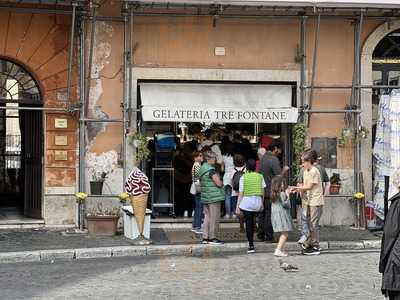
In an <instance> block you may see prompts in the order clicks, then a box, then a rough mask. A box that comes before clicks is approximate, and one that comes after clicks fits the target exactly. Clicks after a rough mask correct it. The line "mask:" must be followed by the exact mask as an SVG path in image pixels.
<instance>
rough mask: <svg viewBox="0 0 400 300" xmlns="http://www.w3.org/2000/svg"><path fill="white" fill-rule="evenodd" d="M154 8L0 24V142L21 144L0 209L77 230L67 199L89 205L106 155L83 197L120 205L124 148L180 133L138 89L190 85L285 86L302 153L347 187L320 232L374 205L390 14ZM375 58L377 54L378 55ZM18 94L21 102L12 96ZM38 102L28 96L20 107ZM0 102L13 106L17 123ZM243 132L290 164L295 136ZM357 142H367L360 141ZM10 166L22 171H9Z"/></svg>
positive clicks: (74, 8) (117, 6) (379, 7)
mask: <svg viewBox="0 0 400 300" xmlns="http://www.w3.org/2000/svg"><path fill="white" fill-rule="evenodd" d="M29 2H30V3H31V2H32V1H29ZM33 2H34V1H33ZM50 2H51V1H50ZM151 2H155V4H154V3H153V4H152V3H151ZM162 2H163V1H160V3H158V2H157V1H105V2H104V1H103V2H102V3H95V1H93V2H92V1H87V3H86V1H82V2H69V1H65V3H63V4H62V5H60V4H58V5H56V6H55V5H53V4H49V5H46V6H45V5H43V4H32V3H31V4H25V5H24V4H20V6H15V5H10V6H5V7H4V8H3V9H2V10H1V11H0V15H1V17H0V22H1V23H2V24H1V26H0V63H1V68H2V72H1V74H2V75H1V76H2V77H1V79H2V95H1V96H2V98H1V103H2V107H4V108H3V109H2V110H1V112H2V120H3V123H2V128H1V129H2V138H3V137H4V140H5V139H6V136H14V135H20V142H19V144H18V143H15V145H14V144H13V145H6V143H3V145H1V146H2V149H0V150H1V152H2V153H1V155H2V157H3V165H2V166H1V168H2V169H3V170H2V171H3V172H2V175H1V176H2V181H1V182H0V183H1V191H0V192H1V193H2V194H3V196H2V197H1V198H2V199H7V200H0V201H2V203H0V205H2V206H3V207H13V206H16V207H22V208H23V211H24V214H25V215H27V216H30V217H33V218H38V219H41V220H43V222H44V223H45V224H46V225H47V226H74V225H75V224H76V223H77V207H76V202H75V197H74V194H75V193H76V192H78V191H85V192H88V193H89V191H90V188H89V182H90V181H91V168H92V165H91V162H90V161H88V159H89V158H90V156H91V155H93V154H96V155H99V154H102V153H113V154H115V156H116V157H117V161H116V164H115V167H114V170H113V172H111V173H110V174H109V176H108V177H107V179H106V181H105V184H104V187H103V195H102V196H91V195H89V198H88V203H87V205H88V206H94V205H95V203H97V202H99V201H102V202H105V203H106V204H105V205H117V204H118V198H117V195H118V194H119V193H120V192H122V191H123V181H124V178H125V177H126V174H127V172H128V171H129V169H130V168H131V167H132V163H133V160H134V151H133V148H132V147H131V146H130V145H129V142H128V139H127V138H126V135H127V134H128V133H129V132H134V131H136V130H142V131H143V130H144V133H146V132H147V133H148V135H149V137H151V136H153V134H154V133H156V132H157V131H163V130H164V131H165V130H171V129H174V128H175V129H176V128H177V126H178V125H179V123H185V122H188V120H186V119H184V118H182V119H179V118H178V119H177V120H176V122H171V120H170V119H168V120H164V121H165V122H164V121H163V122H161V121H160V122H154V120H152V122H150V123H149V122H147V121H148V120H144V119H143V118H142V105H143V107H144V106H145V105H146V103H145V102H143V101H147V100H146V99H145V96H144V94H143V90H144V89H145V88H144V87H143V86H146V84H153V86H154V85H156V86H157V85H163V84H175V85H178V89H179V86H180V85H185V84H192V85H196V86H197V87H199V86H200V89H199V90H198V93H202V90H201V86H204V85H207V84H208V85H210V84H211V85H213V84H214V85H237V86H239V89H240V86H248V85H255V86H260V85H262V86H267V87H268V86H274V85H283V86H290V87H291V89H292V90H291V91H292V94H291V97H292V98H291V100H292V103H291V104H290V105H289V106H290V107H292V108H293V107H295V108H297V109H298V113H299V121H300V122H305V124H306V125H307V128H308V139H307V143H308V145H309V146H312V147H313V148H316V149H317V150H318V151H319V152H320V155H321V156H322V162H323V164H325V166H326V167H327V169H328V172H329V174H333V173H339V174H340V176H341V179H342V186H341V192H340V194H339V195H331V196H328V197H327V201H326V202H327V205H326V206H327V207H326V209H325V212H324V223H325V224H332V225H350V224H353V223H354V209H353V203H352V202H351V201H350V199H351V195H352V194H353V192H355V191H356V190H360V189H363V190H364V191H365V194H366V198H367V200H372V199H373V173H372V171H373V159H372V145H373V139H374V126H375V125H376V119H377V117H376V115H377V106H378V104H379V100H378V102H376V99H375V100H374V99H373V98H374V97H373V96H374V95H377V94H379V91H380V90H379V89H372V86H373V85H374V84H375V85H376V84H382V85H389V84H391V85H398V78H399V77H398V75H397V73H396V72H398V71H397V66H398V65H397V63H398V61H397V60H398V56H397V60H396V55H398V54H397V53H396V51H395V50H396V49H397V48H396V45H397V42H399V44H400V40H399V41H397V39H398V35H397V31H398V30H400V21H398V18H399V16H398V12H397V10H396V9H398V8H399V7H398V4H391V3H390V1H387V3H386V2H384V3H382V2H379V3H378V2H376V3H372V2H371V1H370V2H368V1H366V2H365V3H363V4H361V5H360V4H354V3H352V1H348V2H349V3H347V4H345V5H344V4H339V3H338V4H337V5H336V6H334V7H326V6H324V5H323V4H321V5H314V6H309V4H307V3H305V2H302V3H300V2H299V3H298V4H296V5H294V6H293V5H289V3H288V1H252V3H251V4H248V5H246V4H245V3H244V2H245V1H242V2H243V3H227V2H229V1H220V2H221V3H220V4H215V3H214V2H219V1H210V3H209V4H206V2H208V1H203V3H202V4H200V3H199V2H202V1H197V2H196V1H170V2H171V3H169V4H165V3H162ZM185 2H186V4H185ZM194 2H196V3H194ZM225 2H226V3H225ZM269 2H274V3H273V4H271V3H269ZM276 2H281V3H278V4H277V3H276ZM291 2H296V1H291ZM344 2H346V1H344ZM272 5H273V6H272ZM343 5H344V6H343ZM365 7H368V9H365ZM71 24H73V25H74V26H71ZM72 27H73V28H74V30H71V29H72ZM71 34H72V36H73V40H72V43H71V38H70V37H71ZM388 36H389V37H390V39H389V40H387V39H388ZM384 39H386V40H387V42H386V44H385V45H380V42H381V41H382V40H384ZM381 44H382V43H381ZM378 46H379V49H381V50H382V49H384V50H382V51H381V52H379V51H376V49H377V47H378ZM70 49H72V52H71V51H70ZM385 49H386V50H385ZM390 51H392V52H393V51H394V52H393V53H390ZM378 52H379V53H378ZM383 66H384V67H385V68H383ZM390 72H392V73H390ZM22 74H25V75H24V76H25V77H24V76H22ZM388 74H389V75H388ZM28 77H29V78H31V83H29V84H30V85H29V86H26V87H24V84H26V83H27V80H28V79H29V78H28ZM24 78H27V79H24ZM13 80H14V81H13ZM379 80H380V81H379ZM14 82H17V85H18V86H20V88H19V90H18V92H17V93H15V92H14V93H13V92H12V91H11V90H12V88H11V87H12V85H13V83H14ZM35 88H36V89H37V92H35V93H36V94H35V95H36V96H29V95H28V96H29V97H28V96H27V94H30V92H31V91H32V90H35ZM26 90H27V92H25V91H26ZM153 90H154V89H153ZM35 91H36V90H35ZM160 92H162V90H160ZM15 94H17V95H16V96H15ZM7 95H14V98H13V99H14V101H11V102H13V103H16V105H17V106H18V109H19V110H18V113H16V110H15V109H14V110H12V109H11V108H10V107H11V106H10V104H9V103H11V102H10V100H11V98H12V97H11V96H7ZM32 97H33V98H34V100H32ZM161 98H162V97H161ZM161 98H160V101H161ZM217 98H218V97H217ZM27 99H28V100H27ZM29 99H31V100H29ZM187 101H188V102H189V103H190V99H188V100H187ZM161 102H162V101H161ZM191 106H196V103H192V104H191ZM121 107H122V108H121ZM277 107H280V106H279V105H277ZM12 112H13V113H14V114H13V116H11V114H12ZM11 118H14V119H16V118H18V120H19V124H20V133H19V134H18V133H15V130H14V131H11V130H8V131H7V128H8V127H11V126H6V125H5V124H6V123H7V120H9V119H11ZM21 120H24V121H21ZM167 121H168V122H167ZM8 122H9V123H10V121H8ZM29 122H31V123H29ZM14 123H15V121H14ZM246 123H252V124H253V125H254V127H252V128H254V130H256V128H257V130H258V132H259V131H260V130H261V129H265V130H267V131H268V130H270V131H271V133H273V134H272V135H276V136H278V137H280V138H281V139H282V140H283V141H285V145H286V146H285V152H286V156H285V157H284V160H285V162H286V163H291V162H292V151H293V146H292V138H291V128H292V126H293V122H278V123H280V125H279V126H280V127H279V129H276V128H275V127H274V126H273V125H271V124H270V125H265V124H264V125H260V124H261V123H263V122H256V121H254V122H246ZM27 124H28V125H27ZM29 124H31V125H29ZM165 124H169V125H165ZM263 126H264V127H263ZM14 127H15V126H14ZM246 128H247V127H246ZM260 128H261V129H260ZM361 128H365V129H367V130H366V131H368V133H369V134H366V136H365V137H363V138H356V137H355V133H356V132H357V131H358V130H360V129H361ZM246 130H247V129H246ZM181 133H182V132H181ZM251 135H254V136H256V133H254V134H249V136H251ZM31 137H33V138H31ZM7 139H8V140H11V138H9V137H8V138H7ZM17 144H18V145H17ZM35 145H36V147H35ZM13 147H14V148H13ZM11 156H12V157H13V159H14V160H15V159H16V160H18V161H19V162H20V165H17V166H16V165H9V167H7V163H6V161H7V160H8V161H9V160H10V157H11ZM89 160H90V159H89ZM12 169H17V170H16V171H13V170H12ZM13 172H14V173H15V174H16V175H13V174H14V173H13ZM150 172H151V170H150ZM361 174H362V175H361ZM148 175H149V176H150V174H148ZM41 178H42V180H39V179H41ZM16 195H17V196H16Z"/></svg>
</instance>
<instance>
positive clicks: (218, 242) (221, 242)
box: [208, 239, 224, 245]
mask: <svg viewBox="0 0 400 300" xmlns="http://www.w3.org/2000/svg"><path fill="white" fill-rule="evenodd" d="M208 243H209V244H211V245H222V244H223V243H224V242H223V241H220V240H219V239H212V240H210V241H209V242H208Z"/></svg>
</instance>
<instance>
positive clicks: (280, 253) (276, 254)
mask: <svg viewBox="0 0 400 300" xmlns="http://www.w3.org/2000/svg"><path fill="white" fill-rule="evenodd" d="M274 255H275V256H278V257H287V256H288V255H289V254H288V253H286V252H283V251H281V250H279V249H275V252H274Z"/></svg>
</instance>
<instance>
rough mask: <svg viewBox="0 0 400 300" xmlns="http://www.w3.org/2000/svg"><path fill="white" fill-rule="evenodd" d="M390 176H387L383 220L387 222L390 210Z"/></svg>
mask: <svg viewBox="0 0 400 300" xmlns="http://www.w3.org/2000/svg"><path fill="white" fill-rule="evenodd" d="M389 179H390V177H389V176H385V192H384V194H383V207H384V210H383V220H384V222H386V216H387V213H388V210H389V203H388V202H389V182H390V180H389Z"/></svg>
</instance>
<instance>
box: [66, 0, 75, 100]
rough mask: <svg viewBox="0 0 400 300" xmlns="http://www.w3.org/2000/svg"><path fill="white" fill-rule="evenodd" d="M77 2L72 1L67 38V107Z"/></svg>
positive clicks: (69, 93) (69, 92) (69, 94)
mask: <svg viewBox="0 0 400 300" xmlns="http://www.w3.org/2000/svg"><path fill="white" fill-rule="evenodd" d="M76 7H77V4H76V3H75V2H74V3H72V20H71V35H70V39H69V53H68V73H67V107H69V106H70V104H71V99H70V97H71V73H72V59H73V55H74V39H75V19H76Z"/></svg>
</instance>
